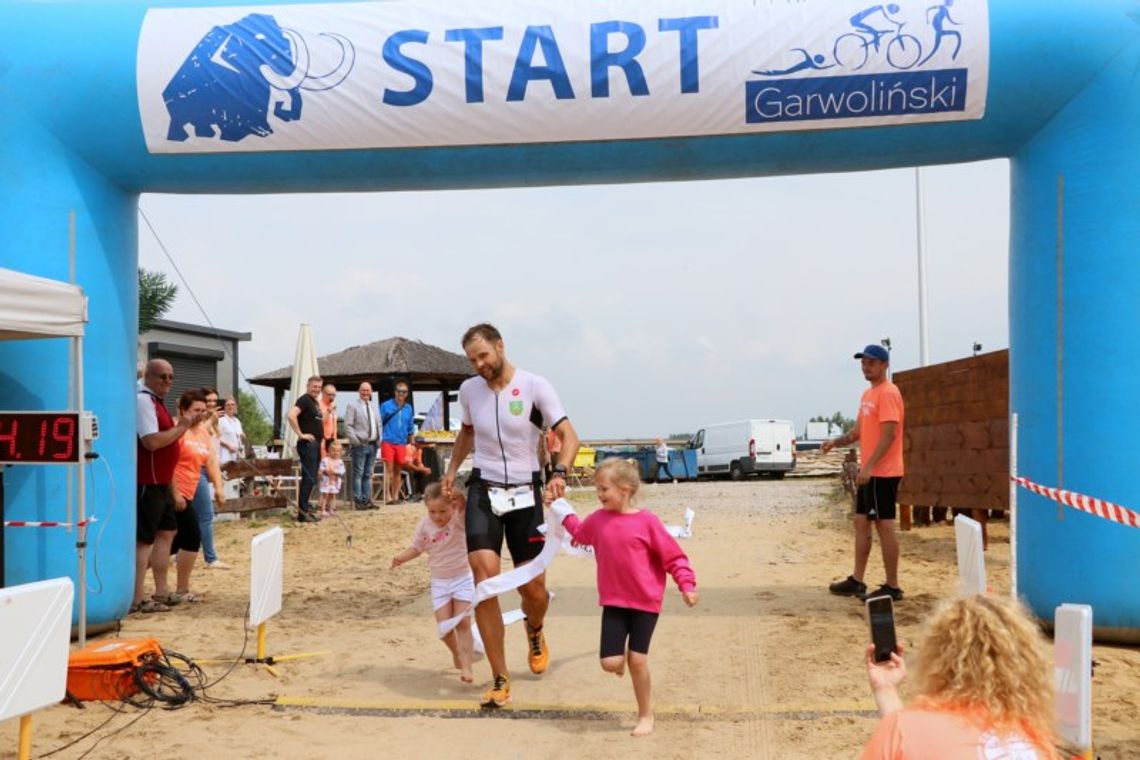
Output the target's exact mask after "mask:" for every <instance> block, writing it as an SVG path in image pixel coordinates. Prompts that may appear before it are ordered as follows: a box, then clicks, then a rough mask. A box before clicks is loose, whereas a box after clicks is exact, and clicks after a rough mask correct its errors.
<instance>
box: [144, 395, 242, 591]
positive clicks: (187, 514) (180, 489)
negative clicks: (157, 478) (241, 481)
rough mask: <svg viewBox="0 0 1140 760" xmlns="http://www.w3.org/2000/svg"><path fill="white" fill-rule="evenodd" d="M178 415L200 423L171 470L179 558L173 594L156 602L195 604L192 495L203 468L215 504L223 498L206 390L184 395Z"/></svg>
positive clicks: (196, 533)
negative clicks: (212, 492) (192, 579)
mask: <svg viewBox="0 0 1140 760" xmlns="http://www.w3.org/2000/svg"><path fill="white" fill-rule="evenodd" d="M178 416H179V417H184V416H189V417H191V418H193V417H195V416H197V417H198V419H199V422H198V423H197V424H195V425H193V426H192V427H191V428H190V429H189V430H187V431H186V434H185V435H183V436H182V445H181V447H180V449H179V451H178V464H177V465H175V467H174V483H173V486H174V513H175V517H176V518H177V520H178V533H176V534H175V536H174V544H173V545H172V546H171V549H170V551H171V553H172V554H173V553H176V554H177V555H178V559H177V561H176V563H175V566H176V568H177V574H178V582H177V585H176V586H175V591H174V593H172V594H170V595H169V596H168V597H167V598H166V599H161V600H159V601H162V602H165V603H166V604H179V603H181V602H197V601H198V596H197V595H196V594H194V593H192V592H191V591H190V574H191V573H192V572H193V570H194V561H195V560H196V559H197V558H198V551H199V550H200V549H201V547H202V533H201V530H200V528H199V527H198V517H197V515H196V514H195V512H194V507H193V501H194V493H195V492H196V491H197V490H198V488H199V487H200V480H201V478H200V475H201V472H202V468H203V467H205V468H206V474H207V475H208V476H209V478H210V482H212V483H213V484H214V503H215V504H216V505H218V506H220V505H221V504H223V503H224V502H225V499H226V497H225V493H224V491H223V490H222V471H221V468H220V467H219V465H218V450H217V447H216V446H215V445H214V439H213V436H212V435H211V433H210V428H209V425H210V419H211V418H212V417H213V415H207V414H206V391H205V389H203V388H192V389H190V390H188V391H186V392H185V393H183V394H182V396H181V397H180V398H179V399H178Z"/></svg>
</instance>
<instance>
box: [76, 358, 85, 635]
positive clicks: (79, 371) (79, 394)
mask: <svg viewBox="0 0 1140 760" xmlns="http://www.w3.org/2000/svg"><path fill="white" fill-rule="evenodd" d="M75 354H76V362H75V390H76V402H77V409H78V410H79V417H80V424H79V430H77V431H76V446H77V447H78V449H79V452H78V453H79V465H78V468H79V469H78V470H77V472H76V476H77V480H78V485H79V488H78V491H79V500H78V501H79V533H78V534H77V536H76V539H75V549H76V554H78V556H79V572H78V584H77V585H78V586H79V589H78V592H79V648H80V649H82V648H83V647H85V646H87V525H86V522H87V477H86V476H87V472H86V470H85V469H84V468H85V467H86V466H87V440H86V439H85V438H84V437H83V423H82V419H83V338H81V337H77V338H76V339H75Z"/></svg>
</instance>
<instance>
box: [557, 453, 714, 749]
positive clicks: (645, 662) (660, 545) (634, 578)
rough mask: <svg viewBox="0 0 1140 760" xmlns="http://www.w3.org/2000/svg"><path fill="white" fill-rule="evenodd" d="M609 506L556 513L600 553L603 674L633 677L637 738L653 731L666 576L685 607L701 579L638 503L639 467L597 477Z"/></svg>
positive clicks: (605, 470)
mask: <svg viewBox="0 0 1140 760" xmlns="http://www.w3.org/2000/svg"><path fill="white" fill-rule="evenodd" d="M594 485H595V487H596V488H597V491H598V501H600V502H601V503H602V508H601V509H599V510H596V511H594V512H593V513H591V514H590V515H589V516H587V517H586V519H585V520H579V519H578V516H577V515H576V514H575V513H574V508H573V507H571V506H570V503H569V502H567V501H566V500H564V499H559V500H557V501H555V502H554V503H553V504H552V505H551V507H550V509H551V511H552V512H553V513H554V514H555V516H556V518H557V519H558V520H559V521H560V522H561V523H562V525H563V527H565V528H566V531H567V532H568V533H569V534H570V535H571V536H573V537H574V542H575V543H577V544H582V545H588V546H592V547H593V548H594V557H595V558H596V559H597V563H598V603H599V604H601V605H602V645H601V660H602V670H605V671H606V672H608V673H615V674H617V675H618V676H619V677H620V676H621V675H623V674H624V673H625V666H626V663H627V662H628V663H629V673H630V677H631V679H632V680H633V694H634V696H635V697H636V698H637V725H636V727H634V729H633V735H634V736H645V735H646V734H649V733H651V732H652V731H653V710H652V708H651V707H650V703H649V640H650V639H651V638H652V637H653V628H654V626H656V625H657V616H658V614H660V612H661V600H662V598H663V597H664V596H665V574H666V573H668V574H669V575H672V576H673V580H674V581H676V583H677V587H678V588H679V589H680V590H681V597H682V598H683V599H684V600H685V604H687V605H689V606H690V607H692V606H693V605H695V604H696V603H697V577H696V575H695V574H694V573H693V568H692V567H690V565H689V558H688V557H686V556H685V552H683V551H681V547H680V546H678V545H677V541H676V539H674V538H673V537H672V536H670V535H669V532H668V531H666V530H665V526H664V525H662V524H661V520H660V519H659V518H658V517H657V515H655V514H653V513H652V512H646V511H645V510H642V509H638V508H637V507H636V506H635V505H634V497H635V496H636V495H637V488H638V486H639V485H641V478H640V476H639V473H638V469H637V465H636V464H634V463H633V462H630V461H629V460H625V459H617V458H613V459H607V460H605V461H604V462H602V464H601V465H600V466H599V467H598V470H597V472H596V473H595V475H594Z"/></svg>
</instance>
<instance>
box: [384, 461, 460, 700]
mask: <svg viewBox="0 0 1140 760" xmlns="http://www.w3.org/2000/svg"><path fill="white" fill-rule="evenodd" d="M466 504H467V495H466V494H465V493H464V492H463V489H462V488H458V487H455V488H453V489H452V496H451V498H450V499H449V498H448V497H447V496H445V495H444V493H443V486H442V485H440V484H439V483H432V484H430V485H429V486H428V487H427V488H426V489H425V490H424V506H425V507H427V516H426V517H424V518H422V519H421V520H420V522H419V524H418V525H417V526H416V532H415V534H414V535H413V536H412V545H411V546H410V547H408V548H407V549H405V550H404V551H402V552H400V553H399V554H397V555H396V556H395V557H393V558H392V567H393V568H397V567H399V566H400V565H402V564H404V563H405V562H409V561H411V560H413V559H415V558H416V557H418V556H420V555H421V554H423V553H424V552H427V555H428V567H430V568H431V603H432V609H433V610H435V619H436V622H437V623H442V622H443V621H445V620H450V619H451V618H453V617H455V616H456V615H458V614H459V613H460V612H462V611H463V610H464V609H466V608H467V607H470V606H471V603H472V602H474V601H475V576H474V575H473V574H472V573H471V566H470V565H469V564H468V563H467V532H466V530H465V528H464V522H463V521H464V511H465V509H466ZM443 643H444V644H445V645H446V646H447V648H448V649H449V650H450V651H451V657H452V661H453V663H454V664H455V667H457V668H459V679H460V680H461V681H463V682H464V683H471V682H472V681H474V680H475V677H474V676H473V675H472V673H471V661H472V660H473V659H474V657H475V655H474V650H475V642H474V639H473V638H472V636H471V617H470V616H465V617H464V618H463V620H461V621H460V623H459V625H458V626H456V627H455V629H453V630H451V631H449V632H448V634H447V635H446V636H444V637H443Z"/></svg>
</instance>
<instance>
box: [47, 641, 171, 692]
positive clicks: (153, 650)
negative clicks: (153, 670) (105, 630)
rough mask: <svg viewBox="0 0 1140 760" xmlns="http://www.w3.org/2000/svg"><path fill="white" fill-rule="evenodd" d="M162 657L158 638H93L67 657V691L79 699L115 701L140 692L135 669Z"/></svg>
mask: <svg viewBox="0 0 1140 760" xmlns="http://www.w3.org/2000/svg"><path fill="white" fill-rule="evenodd" d="M161 659H162V647H161V646H160V645H159V643H158V640H157V639H115V640H113V641H104V642H94V643H91V644H88V645H87V646H86V647H84V648H83V649H80V650H79V651H78V652H72V653H71V656H70V657H68V658H67V693H68V694H69V695H71V696H73V697H75V698H76V699H78V700H80V701H91V700H110V701H118V700H121V699H125V698H127V697H129V696H131V695H133V694H137V693H138V692H139V687H138V683H137V682H136V681H135V670H136V668H138V667H139V666H140V665H142V664H143V663H144V662H148V661H151V660H161Z"/></svg>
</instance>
